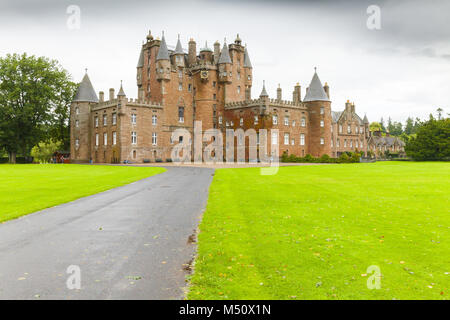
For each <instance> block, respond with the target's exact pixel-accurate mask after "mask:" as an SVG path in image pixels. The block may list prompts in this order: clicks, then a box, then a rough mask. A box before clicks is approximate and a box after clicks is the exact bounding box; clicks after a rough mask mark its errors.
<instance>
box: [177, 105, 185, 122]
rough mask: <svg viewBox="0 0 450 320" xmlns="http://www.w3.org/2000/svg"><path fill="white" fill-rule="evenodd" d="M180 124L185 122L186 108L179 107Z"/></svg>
mask: <svg viewBox="0 0 450 320" xmlns="http://www.w3.org/2000/svg"><path fill="white" fill-rule="evenodd" d="M178 122H181V123H182V122H184V107H178Z"/></svg>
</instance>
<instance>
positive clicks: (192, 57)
mask: <svg viewBox="0 0 450 320" xmlns="http://www.w3.org/2000/svg"><path fill="white" fill-rule="evenodd" d="M196 62H197V44H196V43H195V41H194V39H192V38H191V39H190V40H189V52H188V63H189V65H190V66H192V65H194V64H195V63H196Z"/></svg>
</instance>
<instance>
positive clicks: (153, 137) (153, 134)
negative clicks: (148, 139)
mask: <svg viewBox="0 0 450 320" xmlns="http://www.w3.org/2000/svg"><path fill="white" fill-rule="evenodd" d="M157 138H158V136H157V134H156V132H153V133H152V145H154V146H156V144H157V142H158V140H157Z"/></svg>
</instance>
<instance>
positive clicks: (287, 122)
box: [284, 117, 289, 126]
mask: <svg viewBox="0 0 450 320" xmlns="http://www.w3.org/2000/svg"><path fill="white" fill-rule="evenodd" d="M284 125H285V126H288V125H289V117H284Z"/></svg>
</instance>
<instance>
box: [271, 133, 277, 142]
mask: <svg viewBox="0 0 450 320" xmlns="http://www.w3.org/2000/svg"><path fill="white" fill-rule="evenodd" d="M277 144H278V134H277V133H276V132H272V145H277Z"/></svg>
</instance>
